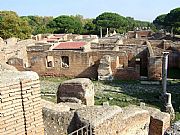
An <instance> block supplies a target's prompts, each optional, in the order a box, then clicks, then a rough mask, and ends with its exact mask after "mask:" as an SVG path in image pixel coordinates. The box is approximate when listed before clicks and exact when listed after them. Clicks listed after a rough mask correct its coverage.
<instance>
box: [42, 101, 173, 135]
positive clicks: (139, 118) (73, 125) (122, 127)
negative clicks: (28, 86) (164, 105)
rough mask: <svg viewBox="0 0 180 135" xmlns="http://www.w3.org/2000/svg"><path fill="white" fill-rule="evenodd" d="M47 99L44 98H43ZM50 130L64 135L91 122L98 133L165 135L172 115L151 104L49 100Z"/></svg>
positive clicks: (46, 120)
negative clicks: (116, 104)
mask: <svg viewBox="0 0 180 135" xmlns="http://www.w3.org/2000/svg"><path fill="white" fill-rule="evenodd" d="M43 102H44V101H43ZM43 119H44V124H45V132H46V134H53V135H64V134H68V133H71V132H73V131H75V130H77V129H79V128H81V127H83V126H86V125H89V124H90V125H91V127H92V132H93V134H94V135H163V134H164V132H165V131H166V130H167V128H168V127H170V115H169V114H167V113H163V112H161V111H160V110H158V109H155V108H151V107H137V106H128V107H125V108H120V107H118V106H89V107H87V106H85V105H80V104H77V103H60V104H53V103H50V102H47V101H45V102H44V107H43Z"/></svg>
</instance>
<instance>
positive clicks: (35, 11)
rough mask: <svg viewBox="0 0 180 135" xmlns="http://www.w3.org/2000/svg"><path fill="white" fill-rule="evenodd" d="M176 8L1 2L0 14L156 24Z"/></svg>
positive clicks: (149, 1) (95, 0) (129, 0)
mask: <svg viewBox="0 0 180 135" xmlns="http://www.w3.org/2000/svg"><path fill="white" fill-rule="evenodd" d="M176 7H180V0H0V10H13V11H15V12H17V13H18V15H39V16H55V17H56V16H59V15H64V14H65V15H76V14H81V15H83V16H84V17H85V18H95V17H96V16H98V15H99V14H101V13H103V12H116V13H118V14H120V15H123V16H131V17H134V18H135V19H139V20H144V21H153V20H154V19H155V17H157V16H158V15H160V14H164V13H168V12H169V11H170V10H171V9H174V8H176Z"/></svg>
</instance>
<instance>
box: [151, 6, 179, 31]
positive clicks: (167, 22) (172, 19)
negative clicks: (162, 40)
mask: <svg viewBox="0 0 180 135" xmlns="http://www.w3.org/2000/svg"><path fill="white" fill-rule="evenodd" d="M153 23H154V24H155V26H156V27H157V28H158V29H165V30H167V31H170V30H172V29H173V31H174V33H177V34H180V8H175V9H173V10H171V11H170V12H169V13H168V14H163V15H159V16H158V17H156V19H155V20H154V21H153Z"/></svg>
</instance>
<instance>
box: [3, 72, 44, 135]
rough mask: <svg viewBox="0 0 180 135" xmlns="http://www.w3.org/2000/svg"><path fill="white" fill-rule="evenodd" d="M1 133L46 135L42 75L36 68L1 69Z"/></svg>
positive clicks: (6, 134)
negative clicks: (24, 69)
mask: <svg viewBox="0 0 180 135" xmlns="http://www.w3.org/2000/svg"><path fill="white" fill-rule="evenodd" d="M1 76H2V77H1V79H0V100H1V101H0V103H1V104H0V134H1V135H8V134H13V135H21V134H22V135H24V134H26V135H31V134H34V135H43V134H44V125H43V119H42V106H41V95H40V84H39V77H38V75H37V74H36V73H35V72H9V71H7V72H2V73H1Z"/></svg>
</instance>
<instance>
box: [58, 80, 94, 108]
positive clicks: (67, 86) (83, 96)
mask: <svg viewBox="0 0 180 135" xmlns="http://www.w3.org/2000/svg"><path fill="white" fill-rule="evenodd" d="M68 97H70V98H77V99H79V100H81V101H82V104H85V105H87V106H92V105H94V85H93V83H92V81H91V80H90V79H87V78H77V79H72V80H68V81H65V82H63V83H62V84H61V85H60V86H59V89H58V91H57V102H58V103H59V102H60V101H62V99H64V98H68Z"/></svg>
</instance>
